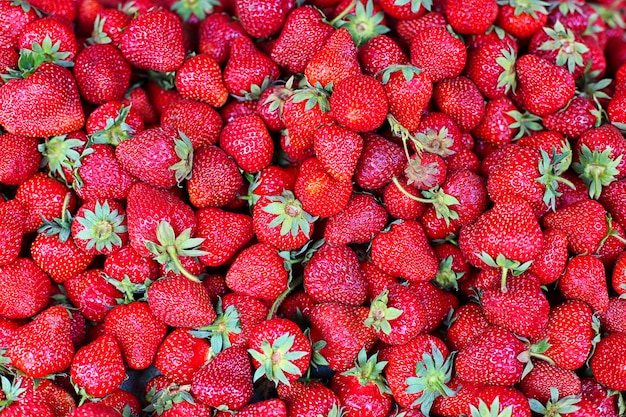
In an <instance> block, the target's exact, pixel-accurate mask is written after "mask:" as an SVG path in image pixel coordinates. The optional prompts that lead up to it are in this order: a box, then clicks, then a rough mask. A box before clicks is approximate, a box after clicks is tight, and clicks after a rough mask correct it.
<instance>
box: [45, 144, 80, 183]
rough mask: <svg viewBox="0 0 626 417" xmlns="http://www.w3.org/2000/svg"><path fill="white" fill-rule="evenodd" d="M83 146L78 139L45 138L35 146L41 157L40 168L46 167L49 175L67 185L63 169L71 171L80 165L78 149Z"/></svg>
mask: <svg viewBox="0 0 626 417" xmlns="http://www.w3.org/2000/svg"><path fill="white" fill-rule="evenodd" d="M85 144H86V143H85V142H84V141H82V140H80V139H68V138H67V135H61V136H53V137H51V138H47V139H46V140H45V141H44V142H43V143H40V144H39V145H37V150H38V151H39V152H40V153H41V155H42V159H41V166H42V167H47V170H48V172H49V173H50V174H51V175H53V176H54V177H55V178H57V179H59V180H61V181H62V182H63V183H65V184H66V185H67V184H68V179H67V178H66V177H65V172H64V169H66V170H69V171H71V170H73V169H74V168H75V167H76V166H79V165H80V157H81V154H80V153H79V152H78V149H80V148H81V147H83V146H85Z"/></svg>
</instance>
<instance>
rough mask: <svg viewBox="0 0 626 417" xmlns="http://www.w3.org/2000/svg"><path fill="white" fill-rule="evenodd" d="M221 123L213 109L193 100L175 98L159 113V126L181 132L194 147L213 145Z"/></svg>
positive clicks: (220, 128)
mask: <svg viewBox="0 0 626 417" xmlns="http://www.w3.org/2000/svg"><path fill="white" fill-rule="evenodd" d="M222 125H223V122H222V118H221V117H220V115H219V113H218V112H217V111H215V109H213V108H212V107H211V106H209V105H208V104H205V103H201V102H199V101H195V100H185V99H181V100H177V101H175V102H174V103H172V104H170V105H169V106H168V107H167V109H166V110H165V112H164V113H163V114H162V115H161V126H164V127H165V126H170V127H173V128H174V129H176V130H178V131H181V132H183V133H184V134H185V135H186V136H187V137H188V138H189V140H190V141H191V144H192V146H193V148H194V149H198V148H200V147H202V146H205V145H215V144H216V143H217V141H218V140H219V135H220V132H221V130H222Z"/></svg>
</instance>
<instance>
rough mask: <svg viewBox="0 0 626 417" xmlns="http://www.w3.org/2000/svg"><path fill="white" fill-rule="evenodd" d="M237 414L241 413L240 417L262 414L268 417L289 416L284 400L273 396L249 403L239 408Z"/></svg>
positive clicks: (253, 416) (254, 416)
mask: <svg viewBox="0 0 626 417" xmlns="http://www.w3.org/2000/svg"><path fill="white" fill-rule="evenodd" d="M237 414H239V417H256V416H260V415H262V416H266V417H287V408H286V407H285V403H284V402H283V401H282V400H279V399H278V398H272V399H270V400H265V401H259V402H257V403H252V404H248V405H247V406H245V407H244V408H242V409H241V410H239V412H238V413H237Z"/></svg>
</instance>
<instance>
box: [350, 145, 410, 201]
mask: <svg viewBox="0 0 626 417" xmlns="http://www.w3.org/2000/svg"><path fill="white" fill-rule="evenodd" d="M405 166H406V157H405V155H404V151H403V150H402V146H400V145H398V144H396V143H394V142H391V141H389V140H387V139H385V138H383V137H382V136H379V135H377V134H374V133H371V134H364V135H363V151H362V152H361V157H360V158H359V161H358V162H357V165H356V171H355V173H354V180H355V182H356V184H357V185H358V186H359V187H361V188H363V189H364V190H368V191H372V190H376V189H379V188H382V187H384V186H385V185H387V184H388V183H389V182H391V180H392V178H393V177H397V176H400V174H402V172H403V170H404V168H405Z"/></svg>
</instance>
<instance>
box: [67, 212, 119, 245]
mask: <svg viewBox="0 0 626 417" xmlns="http://www.w3.org/2000/svg"><path fill="white" fill-rule="evenodd" d="M125 217H126V216H124V215H123V214H121V213H118V212H117V209H115V210H111V208H110V207H109V202H108V201H105V202H104V204H100V202H99V201H97V202H96V207H95V209H94V210H93V211H91V210H85V211H84V213H83V217H75V218H74V220H75V221H77V222H78V223H79V224H80V225H81V226H83V227H84V229H83V230H81V231H80V232H78V233H77V234H76V236H75V237H76V238H77V239H82V240H87V241H88V242H87V246H86V249H87V250H89V249H92V248H94V247H95V249H96V250H97V251H98V252H102V251H103V250H104V249H106V250H107V251H109V252H110V251H112V250H113V245H115V246H118V247H121V246H122V243H123V242H122V239H121V238H120V234H122V233H126V231H127V227H126V226H125V225H124V224H123V223H124V219H125Z"/></svg>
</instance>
